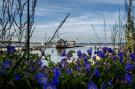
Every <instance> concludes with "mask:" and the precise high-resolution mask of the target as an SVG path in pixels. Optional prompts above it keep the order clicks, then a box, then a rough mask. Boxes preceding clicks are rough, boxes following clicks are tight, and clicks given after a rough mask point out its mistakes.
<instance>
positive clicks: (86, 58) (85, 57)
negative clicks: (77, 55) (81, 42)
mask: <svg viewBox="0 0 135 89" xmlns="http://www.w3.org/2000/svg"><path fill="white" fill-rule="evenodd" d="M82 58H83V60H84V61H87V60H88V56H87V54H85V53H83V54H82Z"/></svg>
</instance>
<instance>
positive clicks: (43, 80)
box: [35, 72, 48, 86]
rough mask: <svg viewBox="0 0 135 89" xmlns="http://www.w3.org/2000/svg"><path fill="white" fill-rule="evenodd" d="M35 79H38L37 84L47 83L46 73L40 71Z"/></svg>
mask: <svg viewBox="0 0 135 89" xmlns="http://www.w3.org/2000/svg"><path fill="white" fill-rule="evenodd" d="M35 79H36V80H37V81H38V84H39V85H44V86H46V85H47V83H48V75H47V74H45V73H42V72H39V73H37V74H36V75H35Z"/></svg>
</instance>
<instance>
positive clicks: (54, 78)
mask: <svg viewBox="0 0 135 89" xmlns="http://www.w3.org/2000/svg"><path fill="white" fill-rule="evenodd" d="M51 83H52V84H55V85H58V84H59V78H57V77H53V78H52V80H51Z"/></svg>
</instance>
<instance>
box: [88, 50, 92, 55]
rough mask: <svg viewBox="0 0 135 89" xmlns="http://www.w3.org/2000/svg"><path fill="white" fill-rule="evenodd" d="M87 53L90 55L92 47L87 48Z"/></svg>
mask: <svg viewBox="0 0 135 89" xmlns="http://www.w3.org/2000/svg"><path fill="white" fill-rule="evenodd" d="M87 53H88V55H89V56H91V55H92V48H90V49H89V50H87Z"/></svg>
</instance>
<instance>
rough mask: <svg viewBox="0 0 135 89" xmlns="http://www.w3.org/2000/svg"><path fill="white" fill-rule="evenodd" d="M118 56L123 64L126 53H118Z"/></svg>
mask: <svg viewBox="0 0 135 89" xmlns="http://www.w3.org/2000/svg"><path fill="white" fill-rule="evenodd" d="M118 56H119V60H120V63H123V56H124V53H123V52H119V53H118Z"/></svg>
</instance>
